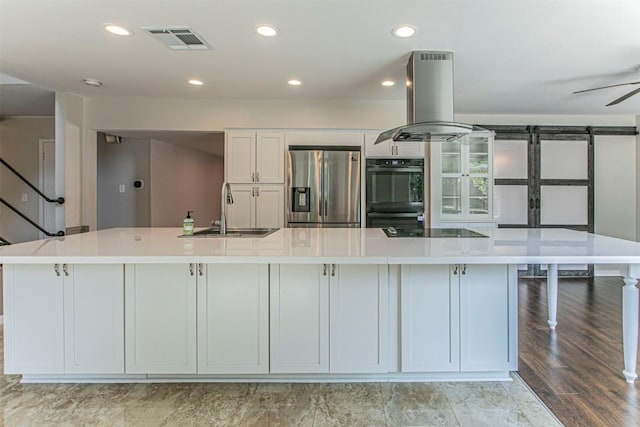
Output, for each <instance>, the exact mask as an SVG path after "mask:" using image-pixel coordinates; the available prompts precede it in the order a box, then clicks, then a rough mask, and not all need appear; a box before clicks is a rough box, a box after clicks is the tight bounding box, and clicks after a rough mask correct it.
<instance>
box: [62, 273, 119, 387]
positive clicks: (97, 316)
mask: <svg viewBox="0 0 640 427" xmlns="http://www.w3.org/2000/svg"><path fill="white" fill-rule="evenodd" d="M67 271H68V273H69V276H64V330H65V372H66V373H68V374H122V373H124V279H123V274H124V268H123V265H122V264H119V265H107V264H100V265H87V264H76V265H73V266H69V267H68V270H67Z"/></svg>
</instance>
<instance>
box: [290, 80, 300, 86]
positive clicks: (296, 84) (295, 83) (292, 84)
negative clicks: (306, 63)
mask: <svg viewBox="0 0 640 427" xmlns="http://www.w3.org/2000/svg"><path fill="white" fill-rule="evenodd" d="M287 83H289V84H290V85H291V86H300V85H301V84H302V82H301V81H300V80H296V79H291V80H289V81H288V82H287Z"/></svg>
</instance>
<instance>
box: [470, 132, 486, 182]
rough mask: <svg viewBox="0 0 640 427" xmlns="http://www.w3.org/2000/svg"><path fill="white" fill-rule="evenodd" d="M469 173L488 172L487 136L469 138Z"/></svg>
mask: <svg viewBox="0 0 640 427" xmlns="http://www.w3.org/2000/svg"><path fill="white" fill-rule="evenodd" d="M469 173H470V174H487V173H489V139H488V138H487V137H473V136H472V137H470V138H469Z"/></svg>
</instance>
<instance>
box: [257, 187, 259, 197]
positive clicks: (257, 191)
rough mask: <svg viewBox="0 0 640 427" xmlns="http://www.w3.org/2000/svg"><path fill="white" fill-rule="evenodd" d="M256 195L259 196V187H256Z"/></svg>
mask: <svg viewBox="0 0 640 427" xmlns="http://www.w3.org/2000/svg"><path fill="white" fill-rule="evenodd" d="M256 196H258V197H260V187H256Z"/></svg>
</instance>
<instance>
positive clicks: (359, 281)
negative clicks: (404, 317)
mask: <svg viewBox="0 0 640 427" xmlns="http://www.w3.org/2000/svg"><path fill="white" fill-rule="evenodd" d="M328 270H329V271H328V272H327V273H328V276H329V294H330V297H329V309H330V310H329V311H330V316H329V337H330V339H329V343H330V345H329V348H330V352H329V372H331V373H336V374H347V373H386V372H388V371H389V367H388V359H389V341H388V338H389V332H388V324H389V305H388V304H389V281H388V274H387V266H386V265H348V264H340V265H336V264H331V265H330V266H329V267H328Z"/></svg>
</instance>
